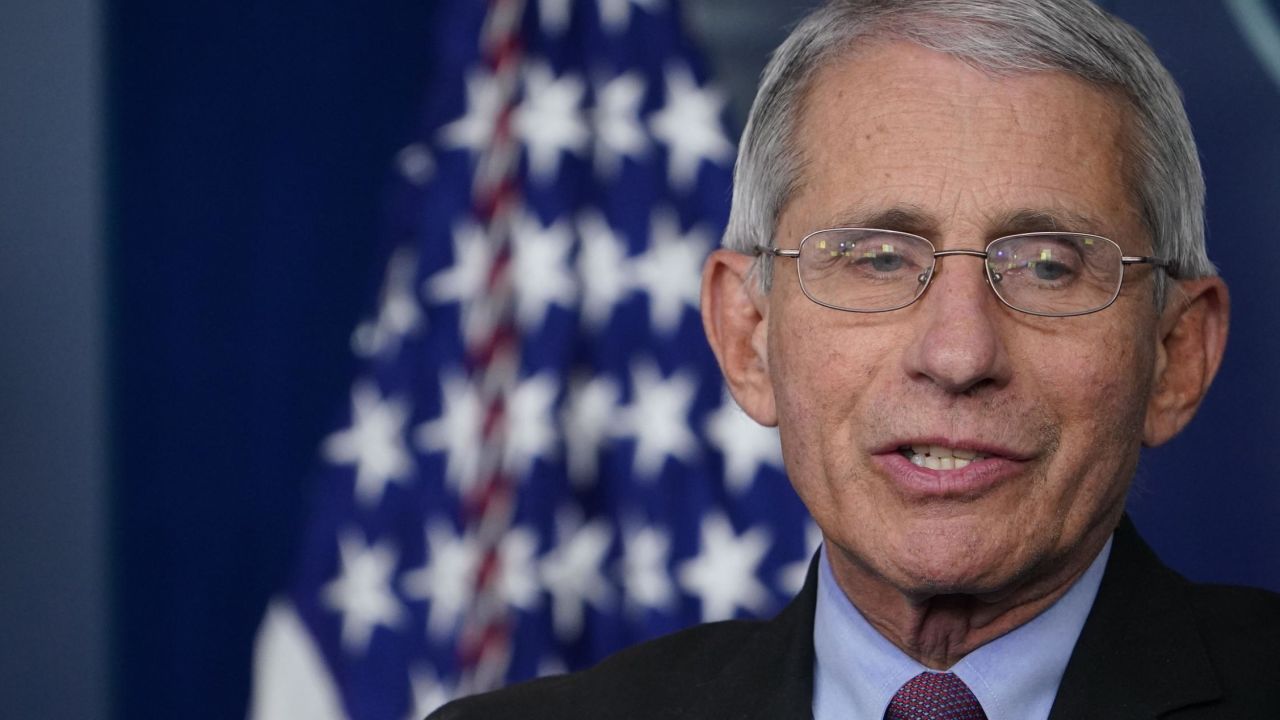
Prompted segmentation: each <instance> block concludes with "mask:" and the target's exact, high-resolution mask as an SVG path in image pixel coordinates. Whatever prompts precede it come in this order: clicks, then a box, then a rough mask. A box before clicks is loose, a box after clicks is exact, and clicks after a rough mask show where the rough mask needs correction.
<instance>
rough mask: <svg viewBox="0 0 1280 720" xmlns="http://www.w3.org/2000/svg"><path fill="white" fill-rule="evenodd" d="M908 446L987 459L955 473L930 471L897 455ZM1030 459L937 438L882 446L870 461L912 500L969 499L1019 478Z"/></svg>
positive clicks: (986, 445)
mask: <svg viewBox="0 0 1280 720" xmlns="http://www.w3.org/2000/svg"><path fill="white" fill-rule="evenodd" d="M911 445H940V446H943V447H952V448H964V449H968V450H973V451H974V452H978V453H982V454H984V455H987V456H988V457H986V458H984V459H982V460H974V461H971V462H970V463H969V464H968V465H967V466H965V467H963V468H960V469H959V470H931V469H929V468H926V467H922V466H919V465H916V464H914V463H912V462H911V461H910V460H908V459H907V458H906V457H903V455H902V453H901V452H899V448H902V447H909V446H911ZM1030 459H1031V456H1029V455H1027V454H1025V453H1019V452H1016V451H1013V450H1010V449H1009V448H1005V447H1000V446H997V445H992V444H990V443H983V442H968V441H959V442H958V441H955V440H946V439H940V438H931V439H928V440H924V439H918V438H917V439H914V440H910V441H904V442H897V443H895V444H893V445H892V446H885V447H884V448H881V449H879V450H877V451H875V452H874V453H873V454H872V461H873V462H874V463H875V465H876V466H877V467H878V468H879V469H880V470H881V471H882V472H883V473H884V474H885V475H886V476H887V477H888V478H889V480H890V481H891V483H892V484H893V486H894V487H895V488H896V489H897V490H898V492H900V493H901V494H902V495H904V496H905V497H907V498H909V499H914V500H938V499H951V500H960V499H973V498H976V497H978V496H981V495H983V494H985V493H987V492H990V491H991V490H992V489H994V488H996V487H997V486H999V485H1000V484H1002V483H1004V482H1006V481H1008V480H1010V479H1012V478H1014V477H1016V476H1018V475H1020V474H1021V473H1022V471H1023V469H1024V467H1025V466H1026V463H1027V462H1028V461H1029V460H1030Z"/></svg>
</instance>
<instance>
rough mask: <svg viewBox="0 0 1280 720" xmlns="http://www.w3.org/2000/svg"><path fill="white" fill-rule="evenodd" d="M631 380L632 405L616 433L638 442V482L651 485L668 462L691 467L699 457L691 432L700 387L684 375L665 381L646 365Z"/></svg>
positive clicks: (638, 366) (637, 368)
mask: <svg viewBox="0 0 1280 720" xmlns="http://www.w3.org/2000/svg"><path fill="white" fill-rule="evenodd" d="M631 377H632V391H631V404H630V405H628V406H626V407H625V408H624V409H623V410H622V412H621V413H620V417H619V418H618V429H617V431H616V432H617V434H619V435H622V436H625V437H634V438H635V441H636V449H635V459H634V460H633V467H634V469H635V473H636V476H637V479H640V480H650V481H651V480H653V479H655V478H656V477H657V476H658V473H660V472H661V471H662V466H663V464H664V463H665V462H666V460H667V458H669V457H670V458H675V459H677V460H680V461H681V462H684V463H686V464H688V463H691V462H692V461H693V460H695V459H697V457H698V441H697V438H696V437H694V434H693V432H692V431H691V430H690V429H689V409H690V407H692V405H693V398H694V394H695V393H696V392H697V383H695V382H694V381H693V378H692V377H690V376H689V374H688V373H686V372H684V371H677V372H675V373H674V374H672V375H671V377H669V378H665V379H664V378H663V377H662V374H661V373H660V372H659V371H658V368H657V367H656V366H654V365H653V364H652V363H649V362H643V361H639V362H637V363H636V364H635V365H634V366H633V367H632V371H631Z"/></svg>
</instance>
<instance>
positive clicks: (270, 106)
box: [0, 0, 1280, 718]
mask: <svg viewBox="0 0 1280 720" xmlns="http://www.w3.org/2000/svg"><path fill="white" fill-rule="evenodd" d="M809 4H810V3H809V2H802V1H800V0H788V1H781V0H693V1H690V2H686V3H685V5H686V13H687V17H688V19H689V23H690V26H691V28H692V30H693V31H694V32H695V34H697V35H698V36H699V37H701V39H702V40H703V43H704V47H705V48H706V49H707V50H708V51H709V53H710V55H711V59H712V61H713V66H714V67H716V68H717V69H718V71H719V73H720V77H721V80H722V83H723V84H724V85H725V86H726V87H727V88H729V90H730V91H731V93H732V103H733V110H734V122H735V125H736V127H740V126H741V118H742V115H743V114H744V113H745V109H746V107H747V105H748V104H749V102H750V97H751V93H752V91H753V88H754V82H755V77H756V75H757V74H758V72H759V70H760V68H761V67H762V66H763V63H764V61H765V59H766V56H767V53H768V51H769V49H770V48H772V47H773V46H774V45H775V44H776V43H777V42H778V41H779V40H780V39H781V37H782V36H783V35H784V34H785V31H786V28H787V26H788V24H789V23H790V22H792V21H793V20H794V18H796V17H797V16H798V15H799V14H800V13H801V12H802V11H803V9H804V8H806V7H808V6H809ZM1103 4H1104V5H1106V6H1107V7H1109V8H1111V9H1112V10H1114V11H1116V12H1118V13H1119V14H1120V15H1121V16H1123V17H1125V18H1128V19H1129V20H1130V21H1131V22H1133V23H1134V24H1135V25H1137V26H1138V27H1139V28H1140V29H1141V30H1143V31H1144V32H1145V33H1146V34H1147V35H1148V37H1149V38H1150V39H1151V41H1152V42H1153V44H1154V45H1155V46H1156V48H1157V50H1158V51H1159V52H1160V54H1161V56H1162V57H1163V58H1164V60H1165V61H1166V63H1167V64H1168V66H1169V67H1170V69H1171V70H1172V71H1173V73H1174V74H1175V76H1177V77H1178V79H1179V81H1180V83H1181V84H1182V86H1183V88H1184V91H1185V93H1186V95H1187V101H1188V108H1189V111H1190V114H1191V118H1192V122H1193V124H1194V126H1195V129H1196V133H1197V137H1198V139H1199V142H1200V145H1201V152H1202V155H1203V158H1204V164H1205V171H1206V174H1207V176H1208V183H1209V188H1210V198H1209V218H1210V219H1209V233H1210V254H1211V256H1212V257H1213V258H1214V259H1215V261H1216V262H1217V263H1218V264H1219V266H1220V268H1221V270H1222V272H1223V274H1224V275H1225V277H1226V278H1227V280H1228V282H1229V283H1230V285H1231V287H1232V291H1233V300H1234V308H1233V329H1232V337H1231V342H1230V346H1229V348H1228V353H1227V359H1226V364H1225V366H1224V368H1223V372H1222V375H1221V376H1220V379H1219V381H1218V384H1217V387H1215V389H1214V391H1213V392H1212V393H1211V395H1210V397H1209V400H1208V402H1207V403H1206V405H1205V407H1204V408H1203V409H1202V411H1201V416H1200V417H1199V418H1198V419H1197V421H1196V422H1195V423H1193V425H1192V426H1191V428H1190V429H1189V430H1188V431H1187V432H1186V433H1185V434H1184V436H1183V437H1182V438H1180V439H1179V440H1178V441H1175V443H1174V444H1173V445H1171V446H1170V447H1168V448H1165V449H1161V450H1159V451H1155V452H1151V453H1148V455H1147V456H1146V458H1145V459H1144V463H1143V466H1142V469H1141V471H1140V476H1139V479H1138V486H1137V488H1136V490H1135V493H1134V496H1133V498H1132V501H1131V510H1132V512H1133V514H1134V516H1135V519H1136V522H1137V524H1138V525H1139V527H1140V528H1141V529H1142V530H1143V531H1144V533H1145V534H1146V535H1147V536H1148V537H1149V538H1150V539H1151V540H1152V542H1153V544H1155V545H1156V547H1157V549H1158V550H1159V551H1160V552H1161V553H1162V555H1163V556H1164V557H1165V559H1166V560H1167V561H1168V562H1169V563H1170V564H1172V565H1173V566H1175V567H1176V568H1177V569H1179V570H1180V571H1182V572H1183V573H1185V574H1187V575H1189V576H1191V577H1193V578H1196V579H1202V580H1218V581H1229V582H1238V583H1246V584H1253V585H1259V586H1265V587H1270V588H1272V589H1277V590H1280V523H1277V522H1276V518H1277V516H1280V484H1278V483H1277V482H1276V479H1277V476H1278V475H1280V474H1278V473H1277V471H1276V470H1275V468H1274V467H1273V465H1272V464H1271V463H1270V461H1269V460H1268V459H1267V457H1266V455H1265V453H1263V452H1262V450H1263V449H1264V448H1266V447H1268V446H1269V444H1270V442H1272V438H1274V437H1276V436H1277V435H1280V419H1278V417H1277V414H1276V413H1275V412H1273V410H1272V408H1273V407H1275V406H1276V405H1277V404H1278V401H1280V397H1278V396H1280V377H1278V374H1280V373H1278V371H1277V362H1276V358H1277V357H1278V356H1280V355H1278V353H1277V351H1278V350H1280V333H1277V330H1278V329H1280V322H1278V321H1277V318H1278V317H1280V312H1278V311H1277V308H1276V301H1275V292H1274V280H1273V276H1272V273H1271V272H1270V269H1271V268H1273V267H1276V266H1277V265H1278V264H1280V262H1278V261H1280V243H1276V242H1275V241H1274V239H1273V238H1274V237H1275V235H1276V229H1277V228H1280V25H1277V23H1276V18H1277V16H1280V3H1278V2H1276V1H1275V0H1224V1H1223V2H1204V1H1202V0H1165V1H1162V2H1159V3H1151V2H1139V1H1138V0H1128V1H1125V0H1112V1H1111V2H1105V3H1103ZM432 21H433V4H432V3H430V2H426V3H424V2H409V1H408V0H393V1H392V2H386V3H352V2H336V3H322V4H316V3H303V2H300V1H298V0H281V1H280V2H275V3H250V2H223V3H179V4H174V3H166V2H158V1H156V0H133V1H126V0H114V1H112V2H99V1H98V0H46V1H45V2H41V3H34V2H10V3H6V4H4V6H3V7H2V8H0V57H2V58H3V61H2V62H0V77H3V82H2V83H0V88H2V89H3V92H2V93H0V161H2V163H3V170H0V298H2V300H0V329H2V332H3V336H2V337H3V340H0V438H3V440H2V443H3V444H0V488H2V489H0V548H2V549H3V555H2V557H3V566H2V567H3V571H2V572H0V678H3V680H0V687H3V688H4V689H3V690H0V715H3V716H4V717H42V718H72V717H76V718H83V717H120V718H168V717H177V716H182V717H186V718H233V717H242V716H243V708H244V705H245V701H246V698H247V693H248V679H249V660H250V653H251V642H252V637H253V632H254V630H255V627H256V624H257V622H258V620H259V618H260V616H261V613H262V609H263V606H264V604H265V602H266V599H267V597H268V595H269V594H270V593H271V592H272V591H273V590H274V589H275V588H276V587H277V586H278V584H279V583H280V582H281V581H282V578H283V576H284V574H285V572H286V571H287V569H288V567H289V564H290V561H291V556H292V553H293V548H294V543H295V541H296V539H297V537H298V528H299V526H300V523H301V520H302V517H303V515H304V513H305V511H306V506H307V502H306V497H307V487H306V482H307V477H308V473H309V470H310V469H311V468H312V466H313V463H314V457H315V448H316V446H317V443H318V441H319V439H320V438H321V436H322V434H323V433H324V432H325V431H326V430H327V429H329V428H330V427H331V426H332V419H333V418H334V416H335V413H337V412H338V411H340V410H341V408H342V405H343V403H345V401H346V392H347V385H348V382H349V380H350V373H351V370H352V365H351V360H350V359H349V358H350V353H349V352H348V349H347V348H348V339H349V335H350V332H351V329H352V328H353V327H354V326H355V323H356V320H357V318H358V317H359V316H361V315H362V314H364V313H366V312H368V311H369V310H370V309H371V305H372V302H373V300H374V289H375V282H376V280H377V277H378V275H379V273H380V261H379V252H380V247H381V238H380V237H379V228H380V227H381V222H382V220H381V216H382V206H383V203H384V199H385V196H384V189H385V188H386V187H387V184H388V182H389V180H390V177H391V171H392V168H391V158H392V157H393V155H394V154H395V152H396V150H397V149H398V148H399V147H401V146H402V145H403V144H405V143H406V142H408V141H410V140H412V139H413V138H412V132H413V130H414V123H415V112H416V109H417V107H418V106H419V104H420V102H421V101H422V98H423V95H424V93H425V92H427V91H428V89H427V88H425V87H424V85H423V83H424V82H425V80H424V79H425V78H426V77H427V74H428V70H429V67H428V62H429V57H430V55H429V53H428V52H427V48H425V47H424V46H423V38H424V37H425V36H426V29H427V28H429V27H430V26H431V23H432Z"/></svg>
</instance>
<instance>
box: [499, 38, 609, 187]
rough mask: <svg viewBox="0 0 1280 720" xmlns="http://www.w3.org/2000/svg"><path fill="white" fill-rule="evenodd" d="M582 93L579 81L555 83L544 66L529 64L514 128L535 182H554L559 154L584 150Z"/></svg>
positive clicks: (586, 136) (572, 77)
mask: <svg viewBox="0 0 1280 720" xmlns="http://www.w3.org/2000/svg"><path fill="white" fill-rule="evenodd" d="M585 93H586V86H585V85H584V84H583V82H582V79H581V78H579V77H578V76H576V75H571V74H568V73H566V74H565V75H563V76H562V77H560V78H558V79H557V78H556V77H555V76H554V75H553V74H552V72H551V67H550V66H549V65H547V64H546V63H542V62H537V63H531V64H530V65H529V66H528V68H527V69H526V70H525V89H524V101H523V102H522V103H521V104H520V107H518V108H517V109H516V113H515V120H514V127H515V133H516V136H517V137H519V138H520V139H521V140H522V141H523V142H524V145H525V148H526V149H527V151H528V153H529V173H530V175H532V176H533V178H534V179H535V180H538V181H540V182H547V181H550V180H553V179H555V176H556V174H557V173H559V172H560V156H561V154H562V153H565V152H573V153H577V154H581V153H582V152H583V151H584V150H586V147H587V143H588V141H589V140H590V139H591V131H590V130H589V129H588V128H587V123H586V121H585V120H583V118H582V111H581V106H582V97H583V95H584V94H585Z"/></svg>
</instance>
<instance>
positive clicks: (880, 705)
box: [813, 540, 1111, 720]
mask: <svg viewBox="0 0 1280 720" xmlns="http://www.w3.org/2000/svg"><path fill="white" fill-rule="evenodd" d="M821 553H822V557H821V561H820V563H819V569H818V601H817V607H816V609H815V612H814V623H813V627H814V633H813V647H814V654H815V658H816V659H815V664H816V668H815V670H814V683H813V716H814V718H815V720H830V719H832V718H851V717H853V718H881V717H884V712H885V708H887V707H888V705H889V700H890V699H891V698H892V697H893V695H894V693H896V692H897V691H898V688H900V687H902V685H903V683H905V682H907V681H908V680H910V679H911V678H913V677H915V676H916V675H918V674H920V673H922V672H926V671H927V670H928V669H929V668H926V667H925V666H923V665H921V664H920V663H918V662H916V661H915V660H913V659H912V658H910V657H909V656H907V654H906V653H904V652H902V651H901V650H899V649H898V648H897V646H895V645H894V644H893V643H891V642H889V640H888V639H886V638H885V637H884V636H883V635H881V634H880V632H879V631H878V630H876V629H875V628H874V627H873V626H872V625H871V624H870V623H868V622H867V620H866V618H864V617H863V616H862V613H860V612H859V611H858V609H857V608H856V607H854V605H853V603H851V602H849V599H848V598H847V597H846V596H845V594H844V592H843V591H842V590H841V589H840V586H839V585H837V584H836V580H835V576H834V575H833V574H832V571H831V563H830V560H829V558H828V557H827V551H826V547H825V546H824V547H823V549H822V551H821ZM1110 554H1111V540H1107V543H1106V545H1104V546H1103V548H1102V551H1101V552H1099V553H1098V556H1097V557H1096V558H1095V559H1094V561H1093V564H1091V565H1090V566H1089V569H1088V570H1086V571H1085V572H1084V574H1083V575H1081V576H1080V578H1079V579H1077V580H1076V582H1075V584H1073V585H1072V586H1071V588H1069V589H1068V590H1067V592H1066V593H1065V594H1063V596H1062V597H1060V598H1058V600H1057V602H1055V603H1054V604H1053V605H1051V606H1050V607H1049V608H1048V609H1046V610H1045V611H1044V612H1042V613H1040V614H1039V615H1037V616H1036V617H1035V618H1033V619H1032V620H1031V621H1030V622H1028V623H1026V624H1024V625H1021V626H1019V627H1017V628H1015V629H1014V630H1012V631H1010V632H1009V633H1006V634H1005V635H1002V636H1000V637H998V638H996V639H995V640H992V641H991V642H989V643H987V644H985V645H983V646H981V647H979V648H977V649H976V650H974V651H973V652H971V653H969V654H968V655H966V656H965V657H964V658H962V659H961V660H960V661H959V662H958V663H956V664H955V666H953V667H952V668H951V669H950V671H951V672H954V673H955V674H956V675H958V676H959V677H960V679H961V680H964V682H965V684H966V685H968V686H969V689H970V690H972V691H973V694H974V695H975V696H976V697H977V698H978V702H980V703H982V707H983V710H985V711H986V713H987V717H988V718H989V720H1012V719H1014V718H1017V719H1018V720H1024V719H1025V720H1044V718H1047V717H1048V716H1049V709H1050V708H1051V707H1052V706H1053V699H1054V696H1055V695H1056V694H1057V692H1058V685H1059V683H1061V681H1062V674H1063V672H1064V671H1065V670H1066V667H1067V661H1068V660H1069V659H1070V658H1071V651H1072V649H1073V648H1074V647H1075V644H1076V639H1077V638H1078V637H1079V635H1080V630H1081V629H1082V628H1083V627H1084V622H1085V619H1086V618H1087V617H1088V615H1089V610H1090V608H1091V607H1092V606H1093V600H1094V597H1096V596H1097V594H1098V586H1099V585H1100V584H1101V582H1102V573H1103V570H1105V569H1106V565H1107V557H1108V556H1109V555H1110Z"/></svg>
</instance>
